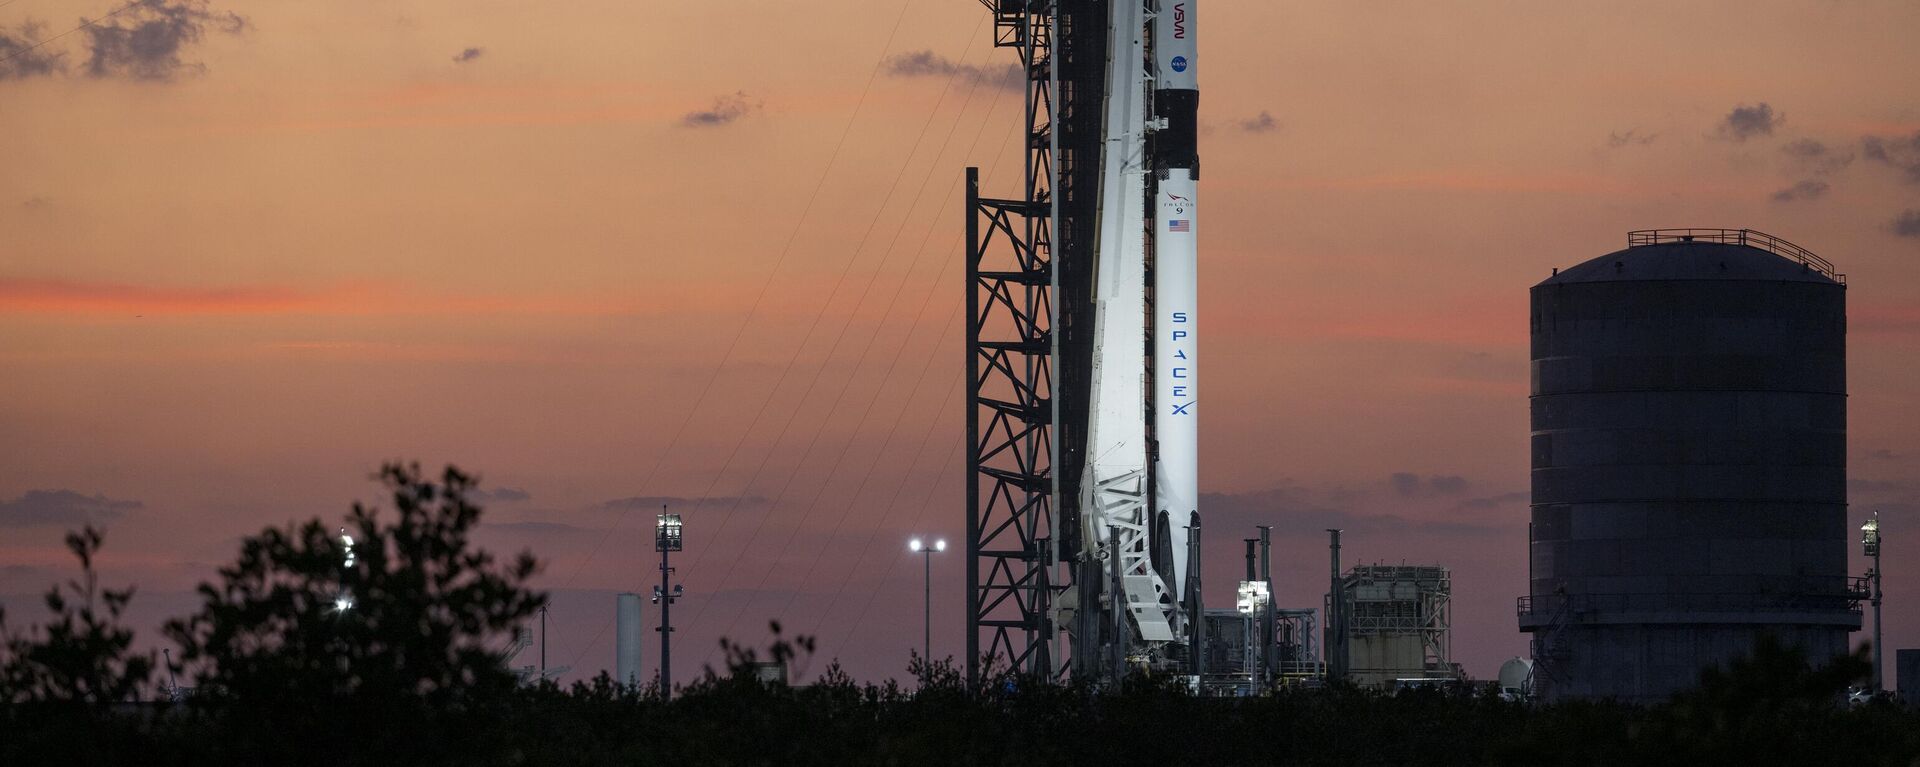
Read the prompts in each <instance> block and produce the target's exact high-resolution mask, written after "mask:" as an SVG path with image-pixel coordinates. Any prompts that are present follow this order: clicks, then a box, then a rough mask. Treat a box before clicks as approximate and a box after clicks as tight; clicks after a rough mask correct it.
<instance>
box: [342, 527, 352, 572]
mask: <svg viewBox="0 0 1920 767" xmlns="http://www.w3.org/2000/svg"><path fill="white" fill-rule="evenodd" d="M340 545H341V546H342V547H344V548H345V549H346V550H347V554H346V566H347V567H352V566H353V561H354V559H353V536H351V535H347V529H346V528H344V527H343V528H340Z"/></svg>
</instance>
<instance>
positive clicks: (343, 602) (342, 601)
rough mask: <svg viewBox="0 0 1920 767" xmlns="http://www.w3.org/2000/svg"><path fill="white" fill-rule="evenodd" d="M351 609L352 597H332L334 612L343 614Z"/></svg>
mask: <svg viewBox="0 0 1920 767" xmlns="http://www.w3.org/2000/svg"><path fill="white" fill-rule="evenodd" d="M351 609H353V597H350V596H346V595H344V594H342V595H340V596H338V597H334V599H333V611H334V612H339V613H344V612H346V611H348V610H351Z"/></svg>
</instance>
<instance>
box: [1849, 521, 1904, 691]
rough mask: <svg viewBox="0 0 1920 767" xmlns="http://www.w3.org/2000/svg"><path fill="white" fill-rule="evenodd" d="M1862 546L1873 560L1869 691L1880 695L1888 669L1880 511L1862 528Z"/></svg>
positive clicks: (1869, 585) (1869, 584)
mask: <svg viewBox="0 0 1920 767" xmlns="http://www.w3.org/2000/svg"><path fill="white" fill-rule="evenodd" d="M1860 545H1861V547H1862V548H1864V549H1865V550H1866V555H1867V557H1868V558H1869V559H1872V560H1873V565H1872V567H1871V568H1869V569H1868V570H1867V581H1868V587H1869V588H1871V589H1872V591H1871V592H1869V593H1868V598H1869V600H1870V601H1871V602H1872V604H1873V679H1872V680H1871V681H1872V684H1871V685H1869V687H1868V689H1871V690H1873V691H1874V692H1875V693H1878V692H1880V691H1881V690H1882V689H1884V688H1883V682H1882V681H1881V680H1882V679H1883V678H1884V677H1885V676H1886V668H1887V666H1886V655H1885V653H1886V650H1885V649H1883V648H1881V646H1880V643H1881V636H1880V625H1881V624H1880V601H1881V591H1880V512H1879V511H1875V512H1873V518H1872V519H1869V520H1867V523H1866V524H1864V525H1861V526H1860ZM1901 692H1902V693H1905V692H1906V690H1901Z"/></svg>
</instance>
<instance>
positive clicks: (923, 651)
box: [907, 538, 947, 664]
mask: <svg viewBox="0 0 1920 767" xmlns="http://www.w3.org/2000/svg"><path fill="white" fill-rule="evenodd" d="M907 549H908V550H909V551H912V552H914V553H916V554H919V555H920V559H921V560H922V561H923V562H924V563H925V565H926V566H925V568H924V574H925V576H926V577H925V578H924V579H923V580H922V581H921V584H922V588H923V589H924V593H923V596H924V597H925V600H924V601H923V602H922V603H921V604H922V611H921V631H922V633H921V639H920V662H922V663H928V664H931V663H933V552H936V551H946V550H947V539H945V538H935V539H934V540H933V542H932V543H927V542H925V541H922V540H920V539H919V538H915V539H913V540H910V541H907Z"/></svg>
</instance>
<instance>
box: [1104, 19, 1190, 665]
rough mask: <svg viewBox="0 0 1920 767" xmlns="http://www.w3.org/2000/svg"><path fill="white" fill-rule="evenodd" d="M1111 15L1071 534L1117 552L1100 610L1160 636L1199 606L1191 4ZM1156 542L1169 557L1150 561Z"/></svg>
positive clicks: (1149, 637)
mask: <svg viewBox="0 0 1920 767" xmlns="http://www.w3.org/2000/svg"><path fill="white" fill-rule="evenodd" d="M1109 13H1110V16H1109V24H1110V26H1109V32H1110V35H1111V36H1110V38H1109V40H1110V44H1109V46H1108V59H1107V92H1106V103H1105V104H1104V107H1105V109H1104V113H1103V115H1104V116H1103V123H1102V136H1101V139H1102V141H1103V151H1102V153H1101V155H1102V156H1101V179H1100V181H1101V183H1100V201H1099V211H1100V219H1099V227H1098V244H1097V246H1096V247H1095V265H1094V290H1093V302H1094V331H1093V335H1094V338H1093V344H1094V350H1093V375H1092V390H1091V393H1090V396H1091V402H1090V405H1091V407H1090V414H1089V415H1090V420H1089V424H1088V428H1087V446H1086V468H1085V475H1084V476H1083V477H1082V482H1081V488H1082V490H1081V497H1080V504H1081V509H1082V514H1081V520H1082V524H1083V525H1084V527H1083V529H1082V531H1081V532H1082V536H1083V538H1082V539H1083V540H1085V541H1088V542H1089V543H1093V544H1097V548H1095V547H1091V546H1090V547H1089V548H1090V550H1097V551H1098V553H1099V555H1100V556H1101V557H1102V558H1103V562H1104V561H1105V560H1104V558H1106V557H1119V558H1120V562H1119V567H1118V569H1119V571H1120V583H1119V584H1118V586H1119V591H1120V593H1114V592H1113V591H1112V590H1111V589H1103V593H1106V594H1107V599H1108V600H1110V601H1109V602H1108V604H1109V606H1110V608H1111V609H1113V610H1117V611H1123V612H1125V613H1126V614H1127V615H1128V616H1129V617H1130V618H1131V619H1132V620H1131V623H1132V625H1133V626H1134V628H1135V629H1136V631H1137V632H1138V638H1139V639H1140V640H1142V641H1145V642H1148V643H1161V642H1171V641H1179V640H1177V639H1176V637H1177V636H1178V635H1179V634H1181V633H1183V632H1182V630H1183V629H1185V628H1186V627H1187V626H1186V625H1185V624H1186V622H1187V621H1190V620H1197V619H1198V616H1188V615H1186V614H1185V611H1186V610H1187V609H1188V607H1189V606H1190V605H1192V604H1197V601H1194V600H1193V597H1194V596H1195V595H1190V594H1188V589H1189V588H1190V586H1189V584H1188V583H1187V581H1188V580H1189V573H1188V564H1189V563H1188V558H1189V556H1190V552H1189V548H1188V537H1189V535H1190V534H1191V529H1192V528H1191V525H1192V524H1193V520H1194V516H1195V512H1196V511H1197V510H1198V507H1199V495H1200V491H1199V464H1198V461H1199V458H1198V442H1199V440H1198V434H1199V430H1198V427H1197V422H1198V420H1199V415H1198V411H1197V409H1196V407H1197V403H1198V401H1199V389H1198V383H1199V375H1198V373H1199V368H1198V364H1197V362H1198V345H1197V341H1198V340H1199V339H1198V336H1197V333H1196V331H1197V328H1198V324H1197V323H1198V312H1197V309H1198V307H1197V289H1196V260H1197V259H1196V256H1197V250H1196V246H1195V236H1196V234H1197V232H1198V230H1199V226H1198V216H1197V213H1198V209H1197V207H1196V206H1195V187H1196V180H1197V179H1198V177H1199V157H1198V153H1197V151H1196V149H1195V140H1196V134H1197V122H1196V116H1195V115H1196V111H1197V107H1198V102H1199V91H1198V90H1197V88H1196V82H1197V81H1196V78H1195V69H1196V64H1197V57H1196V48H1195V46H1194V26H1193V24H1194V14H1193V2H1192V0H1177V1H1175V0H1118V1H1117V2H1114V3H1113V4H1112V5H1111V6H1110V11H1109ZM1149 25H1151V30H1152V36H1151V44H1149V37H1148V34H1147V32H1148V29H1149ZM1150 136H1151V141H1149V137H1150ZM1149 256H1151V258H1149ZM1149 281H1151V285H1152V287H1153V293H1152V295H1153V303H1152V308H1151V309H1149V308H1148V301H1147V296H1148V291H1147V288H1148V285H1149ZM1149 344H1151V346H1152V348H1153V353H1154V357H1153V362H1152V363H1151V364H1152V369H1151V370H1149V369H1148V365H1149V363H1148V361H1147V348H1148V345H1149ZM1149 373H1151V379H1152V381H1153V387H1152V388H1153V391H1152V392H1151V393H1150V392H1148V386H1147V380H1148V378H1149ZM1149 426H1151V427H1152V433H1153V436H1154V437H1155V438H1156V440H1157V448H1158V449H1157V460H1155V455H1156V453H1155V452H1154V451H1153V450H1152V449H1150V448H1151V447H1152V446H1150V445H1149V444H1148V436H1149V433H1148V427H1149ZM1150 476H1151V477H1152V480H1153V482H1152V487H1153V488H1154V491H1153V493H1152V494H1151V495H1149V493H1148V487H1149V482H1148V478H1149V477H1150ZM1163 515H1164V518H1165V520H1166V527H1165V528H1164V530H1163V529H1162V528H1161V526H1160V520H1161V519H1162V516H1163ZM1156 551H1157V552H1160V553H1161V554H1164V555H1166V556H1167V557H1169V559H1168V560H1167V561H1165V562H1164V563H1162V564H1163V566H1161V567H1156V566H1155V565H1154V561H1153V558H1154V555H1155V552H1156ZM1109 566H1110V563H1107V564H1106V565H1105V566H1103V567H1102V568H1101V569H1102V570H1108V567H1109Z"/></svg>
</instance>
